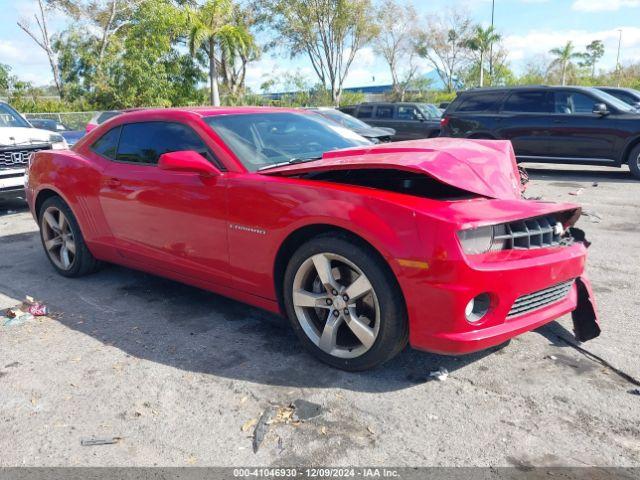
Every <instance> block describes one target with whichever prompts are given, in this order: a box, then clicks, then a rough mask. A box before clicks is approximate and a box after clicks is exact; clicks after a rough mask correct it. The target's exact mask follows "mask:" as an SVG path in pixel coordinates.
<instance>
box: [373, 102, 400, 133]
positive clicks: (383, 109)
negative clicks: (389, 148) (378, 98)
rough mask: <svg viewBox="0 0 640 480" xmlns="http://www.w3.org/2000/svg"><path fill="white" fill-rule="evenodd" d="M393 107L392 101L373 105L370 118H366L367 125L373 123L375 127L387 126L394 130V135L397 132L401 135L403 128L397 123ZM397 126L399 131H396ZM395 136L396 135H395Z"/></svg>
mask: <svg viewBox="0 0 640 480" xmlns="http://www.w3.org/2000/svg"><path fill="white" fill-rule="evenodd" d="M394 112H395V107H394V105H393V104H392V103H380V104H377V105H376V106H375V108H374V109H373V115H372V117H371V120H367V123H368V124H369V125H373V126H376V127H387V128H393V129H395V130H396V135H397V134H398V133H399V134H400V136H402V135H403V133H404V130H403V128H402V126H401V125H398V123H397V122H396V120H395V118H394V116H395V113H394ZM398 128H399V129H400V130H401V131H398ZM396 138H397V137H396Z"/></svg>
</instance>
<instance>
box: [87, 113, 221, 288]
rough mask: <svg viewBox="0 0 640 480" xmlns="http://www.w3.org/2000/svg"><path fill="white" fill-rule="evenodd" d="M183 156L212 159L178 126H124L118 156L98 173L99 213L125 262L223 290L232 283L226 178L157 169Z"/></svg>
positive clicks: (194, 136) (191, 133) (202, 145)
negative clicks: (167, 158) (169, 157)
mask: <svg viewBox="0 0 640 480" xmlns="http://www.w3.org/2000/svg"><path fill="white" fill-rule="evenodd" d="M118 128H120V127H118ZM181 150H194V151H197V152H199V153H201V154H203V155H204V156H207V157H209V159H210V160H213V158H212V154H211V152H210V151H209V149H208V148H207V147H206V145H205V143H204V142H203V141H202V139H201V138H200V137H199V136H198V135H197V134H196V133H195V132H194V131H193V130H192V129H191V128H190V127H188V126H187V125H184V124H182V123H176V122H158V121H154V122H140V123H129V124H124V125H122V127H121V131H120V136H119V142H118V147H117V152H115V155H111V157H112V158H110V160H111V161H110V162H108V164H107V166H106V167H105V168H104V171H103V178H102V185H101V188H100V194H99V196H100V203H101V206H102V210H103V214H104V217H105V219H106V222H107V224H108V227H109V229H110V230H111V233H112V235H113V237H114V239H115V244H116V248H117V249H118V251H119V253H120V254H121V255H122V256H123V257H126V258H129V259H131V260H134V261H138V262H144V263H145V264H146V265H151V266H153V267H155V268H161V269H164V270H170V271H174V272H176V273H178V274H180V275H185V276H187V277H193V278H200V279H204V280H206V281H209V282H213V283H225V282H227V281H228V280H229V279H230V275H229V269H228V264H229V258H228V245H227V220H226V216H227V211H226V208H227V207H226V201H227V199H226V190H225V178H224V176H214V177H203V176H201V175H199V174H196V173H185V172H175V171H167V170H161V169H160V168H158V166H157V163H158V158H159V156H160V155H161V154H162V153H166V152H172V151H181ZM105 156H106V157H109V155H108V154H107V155H105Z"/></svg>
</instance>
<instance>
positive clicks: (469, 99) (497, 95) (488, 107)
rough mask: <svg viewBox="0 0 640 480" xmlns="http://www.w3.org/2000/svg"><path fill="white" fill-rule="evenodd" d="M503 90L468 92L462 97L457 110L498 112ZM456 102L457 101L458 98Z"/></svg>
mask: <svg viewBox="0 0 640 480" xmlns="http://www.w3.org/2000/svg"><path fill="white" fill-rule="evenodd" d="M503 97H504V93H503V92H486V93H474V94H467V95H465V96H464V97H462V98H461V99H460V103H459V105H458V107H457V109H456V111H457V112H497V111H498V105H499V103H500V101H501V100H502V98H503ZM454 103H457V99H456V101H455V102H454Z"/></svg>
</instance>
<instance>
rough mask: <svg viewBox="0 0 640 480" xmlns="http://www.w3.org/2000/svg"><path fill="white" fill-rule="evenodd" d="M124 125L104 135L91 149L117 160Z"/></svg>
mask: <svg viewBox="0 0 640 480" xmlns="http://www.w3.org/2000/svg"><path fill="white" fill-rule="evenodd" d="M121 131H122V127H116V128H112V129H111V130H109V131H108V132H107V133H105V134H104V135H102V136H101V137H100V138H99V139H98V140H96V141H95V142H93V145H91V150H93V151H94V152H96V153H97V154H98V155H101V156H103V157H105V158H108V159H110V160H115V159H116V155H117V152H118V142H119V141H120V132H121Z"/></svg>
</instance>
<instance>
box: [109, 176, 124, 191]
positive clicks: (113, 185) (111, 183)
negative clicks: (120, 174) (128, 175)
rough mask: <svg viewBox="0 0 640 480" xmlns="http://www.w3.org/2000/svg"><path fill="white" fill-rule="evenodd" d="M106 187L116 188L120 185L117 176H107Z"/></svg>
mask: <svg viewBox="0 0 640 480" xmlns="http://www.w3.org/2000/svg"><path fill="white" fill-rule="evenodd" d="M106 184H107V187H110V188H118V187H121V186H122V182H121V181H120V179H119V178H113V177H112V178H109V179H107V181H106Z"/></svg>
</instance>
